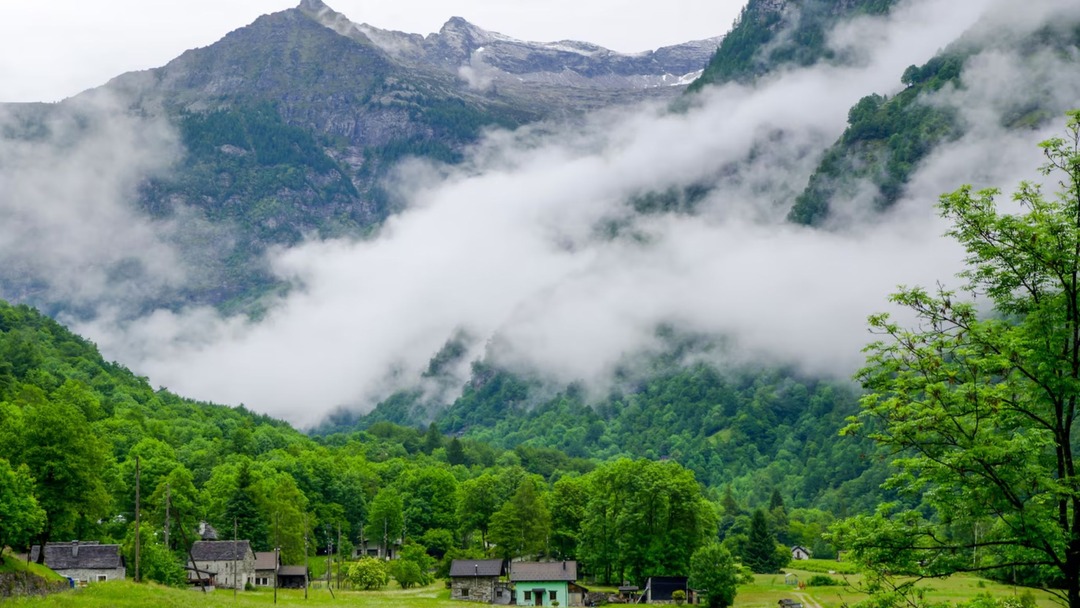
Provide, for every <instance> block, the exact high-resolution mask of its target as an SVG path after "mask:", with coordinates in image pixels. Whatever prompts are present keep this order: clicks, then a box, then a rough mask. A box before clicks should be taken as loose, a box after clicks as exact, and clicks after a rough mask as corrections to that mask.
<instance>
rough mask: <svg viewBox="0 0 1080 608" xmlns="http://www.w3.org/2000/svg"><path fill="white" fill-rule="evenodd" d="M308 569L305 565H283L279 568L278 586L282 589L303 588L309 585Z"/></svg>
mask: <svg viewBox="0 0 1080 608" xmlns="http://www.w3.org/2000/svg"><path fill="white" fill-rule="evenodd" d="M309 579H310V577H309V576H308V569H307V568H305V567H304V566H282V567H280V568H278V587H281V588H282V589H303V588H304V587H306V586H307V584H308V580H309Z"/></svg>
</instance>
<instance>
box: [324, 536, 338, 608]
mask: <svg viewBox="0 0 1080 608" xmlns="http://www.w3.org/2000/svg"><path fill="white" fill-rule="evenodd" d="M333 568H334V540H333V539H332V538H331V537H330V530H327V531H326V590H327V591H329V592H330V597H333V598H334V599H337V598H336V597H334V588H333V587H331V586H330V570H332V569H333Z"/></svg>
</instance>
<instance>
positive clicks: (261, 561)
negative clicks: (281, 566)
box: [255, 551, 277, 570]
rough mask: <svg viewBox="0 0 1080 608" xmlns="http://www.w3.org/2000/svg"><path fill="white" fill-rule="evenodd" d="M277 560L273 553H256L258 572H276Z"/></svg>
mask: <svg viewBox="0 0 1080 608" xmlns="http://www.w3.org/2000/svg"><path fill="white" fill-rule="evenodd" d="M276 561H277V560H276V559H275V556H274V552H273V551H256V552H255V569H256V570H275V569H277V563H275V562H276Z"/></svg>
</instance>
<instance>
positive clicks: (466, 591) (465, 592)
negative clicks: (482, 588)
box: [461, 589, 469, 597]
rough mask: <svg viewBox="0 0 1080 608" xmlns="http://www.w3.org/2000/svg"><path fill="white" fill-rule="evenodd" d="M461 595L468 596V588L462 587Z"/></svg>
mask: <svg viewBox="0 0 1080 608" xmlns="http://www.w3.org/2000/svg"><path fill="white" fill-rule="evenodd" d="M461 597H469V590H468V589H462V590H461Z"/></svg>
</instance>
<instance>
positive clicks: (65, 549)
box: [30, 541, 124, 570]
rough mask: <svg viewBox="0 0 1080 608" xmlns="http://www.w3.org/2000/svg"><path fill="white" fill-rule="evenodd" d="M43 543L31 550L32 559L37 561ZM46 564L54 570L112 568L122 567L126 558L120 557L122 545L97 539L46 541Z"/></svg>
mask: <svg viewBox="0 0 1080 608" xmlns="http://www.w3.org/2000/svg"><path fill="white" fill-rule="evenodd" d="M40 553H41V545H35V546H34V548H33V549H32V550H31V551H30V561H37V558H38V555H40ZM45 565H46V566H48V567H50V568H52V569H53V570H73V569H76V568H80V569H90V570H111V569H114V568H122V567H123V566H124V560H123V558H121V557H120V545H101V544H98V543H97V542H96V541H89V542H79V541H75V542H70V543H46V545H45Z"/></svg>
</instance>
